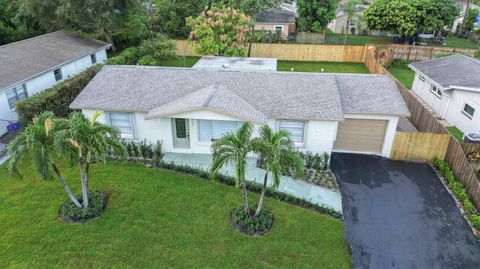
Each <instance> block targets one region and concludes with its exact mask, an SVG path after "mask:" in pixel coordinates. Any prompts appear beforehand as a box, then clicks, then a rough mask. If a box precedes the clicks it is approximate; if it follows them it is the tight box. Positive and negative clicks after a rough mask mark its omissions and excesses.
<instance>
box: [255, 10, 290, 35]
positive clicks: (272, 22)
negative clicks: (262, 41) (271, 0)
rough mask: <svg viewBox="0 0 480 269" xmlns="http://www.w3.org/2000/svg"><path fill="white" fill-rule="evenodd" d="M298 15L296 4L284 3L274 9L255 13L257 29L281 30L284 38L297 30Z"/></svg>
mask: <svg viewBox="0 0 480 269" xmlns="http://www.w3.org/2000/svg"><path fill="white" fill-rule="evenodd" d="M297 17H298V15H297V12H296V6H294V5H290V4H286V3H284V4H282V5H281V6H280V7H279V8H277V9H274V10H266V11H263V12H259V13H257V14H256V15H255V30H258V31H268V32H273V33H274V32H279V33H280V34H281V35H282V36H283V37H284V38H288V36H289V35H290V33H294V32H295V31H296V30H297V27H296V24H295V22H296V19H297Z"/></svg>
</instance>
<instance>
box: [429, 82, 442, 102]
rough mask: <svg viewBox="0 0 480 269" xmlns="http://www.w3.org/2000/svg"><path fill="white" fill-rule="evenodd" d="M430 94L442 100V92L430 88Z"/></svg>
mask: <svg viewBox="0 0 480 269" xmlns="http://www.w3.org/2000/svg"><path fill="white" fill-rule="evenodd" d="M430 92H431V93H433V95H435V96H436V97H438V98H440V99H442V90H441V89H439V88H437V87H435V86H433V85H432V87H431V88H430Z"/></svg>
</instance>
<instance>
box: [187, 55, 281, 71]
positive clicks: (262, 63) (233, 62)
mask: <svg viewBox="0 0 480 269" xmlns="http://www.w3.org/2000/svg"><path fill="white" fill-rule="evenodd" d="M193 68H199V69H217V70H219V69H220V70H229V71H245V70H250V71H277V59H274V58H246V57H220V56H203V57H202V58H201V59H200V60H198V62H197V63H196V64H195V65H194V66H193Z"/></svg>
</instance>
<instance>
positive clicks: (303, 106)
mask: <svg viewBox="0 0 480 269" xmlns="http://www.w3.org/2000/svg"><path fill="white" fill-rule="evenodd" d="M212 85H219V88H218V89H217V90H215V89H214V87H213V86H212ZM356 85H361V87H356ZM209 87H210V90H209ZM202 89H204V90H202ZM199 90H202V91H199ZM203 91H205V92H203ZM397 91H398V90H397V88H396V86H395V84H394V82H393V80H392V79H391V78H388V77H386V76H380V75H346V74H345V75H340V74H321V73H293V72H246V71H242V72H234V71H219V70H198V69H191V68H164V67H146V66H104V67H103V68H102V70H101V71H100V72H99V73H98V74H97V75H96V76H95V78H94V79H93V80H92V81H91V82H90V83H89V84H88V85H87V87H86V88H85V89H84V90H83V91H82V92H81V93H80V95H79V96H78V97H77V98H76V99H75V100H74V102H73V103H72V104H71V106H70V107H71V108H74V109H100V110H106V111H139V112H151V113H154V112H155V109H159V110H162V111H161V113H166V112H165V111H173V110H175V111H177V109H176V108H174V106H173V105H172V104H176V105H177V106H180V107H183V108H191V107H192V106H194V107H200V106H202V107H204V106H205V102H206V100H208V99H209V98H212V100H210V101H209V102H208V105H209V106H211V107H214V108H215V109H217V110H220V111H223V112H225V113H228V114H234V115H237V116H238V117H239V118H245V117H247V116H248V117H249V118H258V117H261V114H263V115H265V116H266V117H268V118H277V119H278V118H282V119H298V120H342V119H343V115H344V113H373V114H383V115H391V114H392V115H398V116H408V115H409V113H408V110H407V108H406V106H405V103H404V102H403V99H402V97H401V96H400V95H399V94H398V93H397V94H396V92H397ZM195 92H196V93H195ZM363 93H365V94H363ZM233 95H234V96H235V97H233ZM215 98H218V100H214V99H215ZM195 99H198V100H195ZM239 100H243V101H245V104H241V101H239ZM187 101H188V102H187ZM183 102H185V103H188V105H183V104H182V103H183ZM212 102H213V103H212ZM235 102H238V103H237V105H236V106H233V103H235ZM169 103H170V104H169ZM246 104H248V106H249V107H247V105H246ZM254 111H258V113H256V112H254Z"/></svg>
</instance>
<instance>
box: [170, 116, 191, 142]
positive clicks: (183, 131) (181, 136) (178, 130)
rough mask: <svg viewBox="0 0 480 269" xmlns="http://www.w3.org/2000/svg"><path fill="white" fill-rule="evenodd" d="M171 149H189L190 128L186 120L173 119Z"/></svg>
mask: <svg viewBox="0 0 480 269" xmlns="http://www.w3.org/2000/svg"><path fill="white" fill-rule="evenodd" d="M172 130H173V147H174V148H182V149H188V148H190V128H189V120H188V119H180V118H173V119H172Z"/></svg>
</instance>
